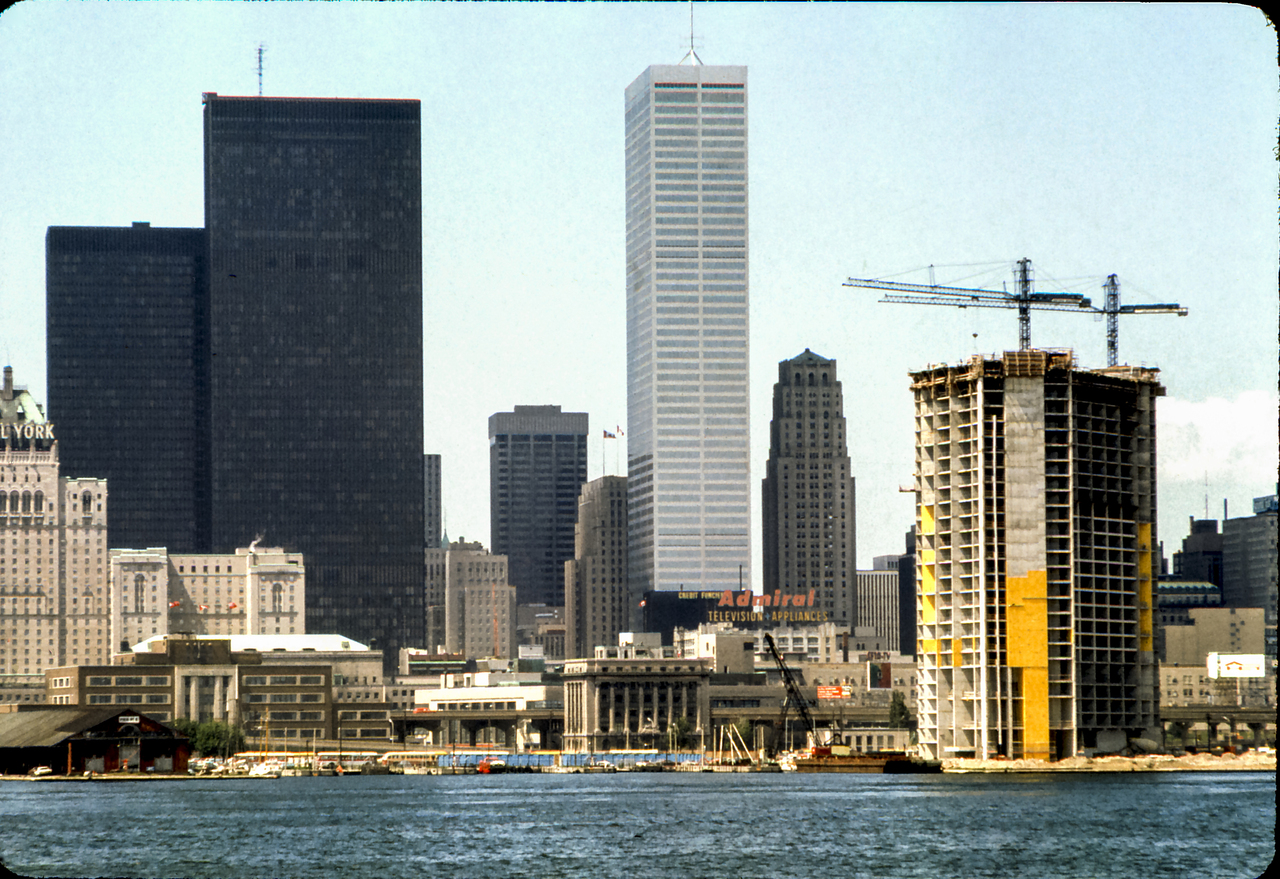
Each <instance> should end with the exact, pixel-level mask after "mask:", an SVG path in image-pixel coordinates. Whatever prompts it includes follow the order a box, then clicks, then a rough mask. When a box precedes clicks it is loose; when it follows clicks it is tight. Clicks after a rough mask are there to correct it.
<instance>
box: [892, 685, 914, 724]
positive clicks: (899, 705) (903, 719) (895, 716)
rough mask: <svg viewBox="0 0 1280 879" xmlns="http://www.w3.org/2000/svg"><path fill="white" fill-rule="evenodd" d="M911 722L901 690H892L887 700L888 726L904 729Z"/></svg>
mask: <svg viewBox="0 0 1280 879" xmlns="http://www.w3.org/2000/svg"><path fill="white" fill-rule="evenodd" d="M910 722H911V712H910V711H908V710H907V700H906V698H905V697H903V695H902V693H901V691H899V690H894V691H893V696H892V698H891V700H890V702H889V728H890V729H906V728H907V727H908V726H909V725H910Z"/></svg>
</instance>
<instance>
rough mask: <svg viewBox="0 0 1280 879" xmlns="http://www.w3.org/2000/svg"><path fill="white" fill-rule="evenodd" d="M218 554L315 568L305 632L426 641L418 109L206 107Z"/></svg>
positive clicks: (222, 99)
mask: <svg viewBox="0 0 1280 879" xmlns="http://www.w3.org/2000/svg"><path fill="white" fill-rule="evenodd" d="M204 148H205V232H206V235H207V236H208V258H207V265H208V271H209V297H210V298H209V301H210V307H209V354H210V359H209V363H210V369H209V375H210V378H209V395H210V408H209V424H210V447H211V449H212V466H211V488H210V494H211V498H210V500H211V522H212V541H211V542H212V547H211V548H212V549H213V550H214V551H217V552H228V551H231V550H233V549H234V548H236V547H242V546H248V545H249V544H250V543H251V542H252V541H254V540H255V539H258V538H259V537H261V538H263V539H265V540H266V541H267V542H268V543H270V544H271V545H275V546H285V547H288V548H289V549H290V550H292V551H297V552H301V553H303V554H304V556H305V557H306V561H307V622H306V625H307V629H308V630H309V631H313V632H314V631H321V632H343V633H344V634H346V635H348V636H350V637H353V638H356V639H357V640H359V641H361V642H364V643H368V644H370V645H371V646H374V647H376V648H377V649H380V650H382V651H383V652H384V655H385V656H386V657H390V659H389V662H390V663H391V668H392V669H394V660H395V657H397V656H398V655H399V648H400V647H401V646H406V647H411V646H417V645H420V644H421V643H422V640H423V635H424V632H423V618H424V614H423V605H422V584H423V558H422V549H423V535H424V533H425V528H424V516H423V491H422V486H423V485H424V479H423V450H422V437H423V422H422V419H423V404H422V400H423V394H422V197H421V153H422V150H421V123H420V109H419V103H418V101H414V100H367V99H360V100H356V99H318V98H263V97H227V96H222V95H218V94H216V93H206V94H205V95H204Z"/></svg>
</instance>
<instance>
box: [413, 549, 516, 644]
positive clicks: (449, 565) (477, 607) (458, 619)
mask: <svg viewBox="0 0 1280 879" xmlns="http://www.w3.org/2000/svg"><path fill="white" fill-rule="evenodd" d="M426 569H427V579H426V594H427V602H428V619H429V620H433V621H435V622H432V624H431V630H432V636H433V637H437V638H439V637H443V640H441V641H436V642H434V643H430V644H428V649H429V650H433V651H438V652H441V653H453V654H458V653H460V654H463V655H465V656H467V657H469V658H472V659H477V658H481V657H503V658H510V657H514V656H515V655H516V623H517V616H516V588H515V587H514V586H512V585H511V584H510V582H509V580H508V562H507V557H506V556H504V555H498V554H494V553H490V552H489V551H488V550H486V549H485V548H484V546H482V545H481V544H480V543H478V542H470V543H468V542H467V541H466V540H465V539H459V540H457V541H454V542H453V543H451V544H449V548H448V549H428V550H427V551H426ZM437 609H438V610H437ZM441 623H442V624H443V627H442V628H439V626H440V624H441Z"/></svg>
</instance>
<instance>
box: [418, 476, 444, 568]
mask: <svg viewBox="0 0 1280 879" xmlns="http://www.w3.org/2000/svg"><path fill="white" fill-rule="evenodd" d="M422 483H423V495H422V497H423V524H424V530H423V545H424V546H428V547H432V546H439V545H440V538H441V536H442V535H443V534H444V518H443V513H442V509H443V500H442V495H441V493H440V492H441V489H440V456H439V455H423V456H422Z"/></svg>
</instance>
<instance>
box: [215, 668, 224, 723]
mask: <svg viewBox="0 0 1280 879" xmlns="http://www.w3.org/2000/svg"><path fill="white" fill-rule="evenodd" d="M222 681H223V677H222V675H218V676H217V677H215V678H214V679H213V719H214V720H226V719H227V705H226V701H227V696H226V693H225V692H224V690H223V683H222Z"/></svg>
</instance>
